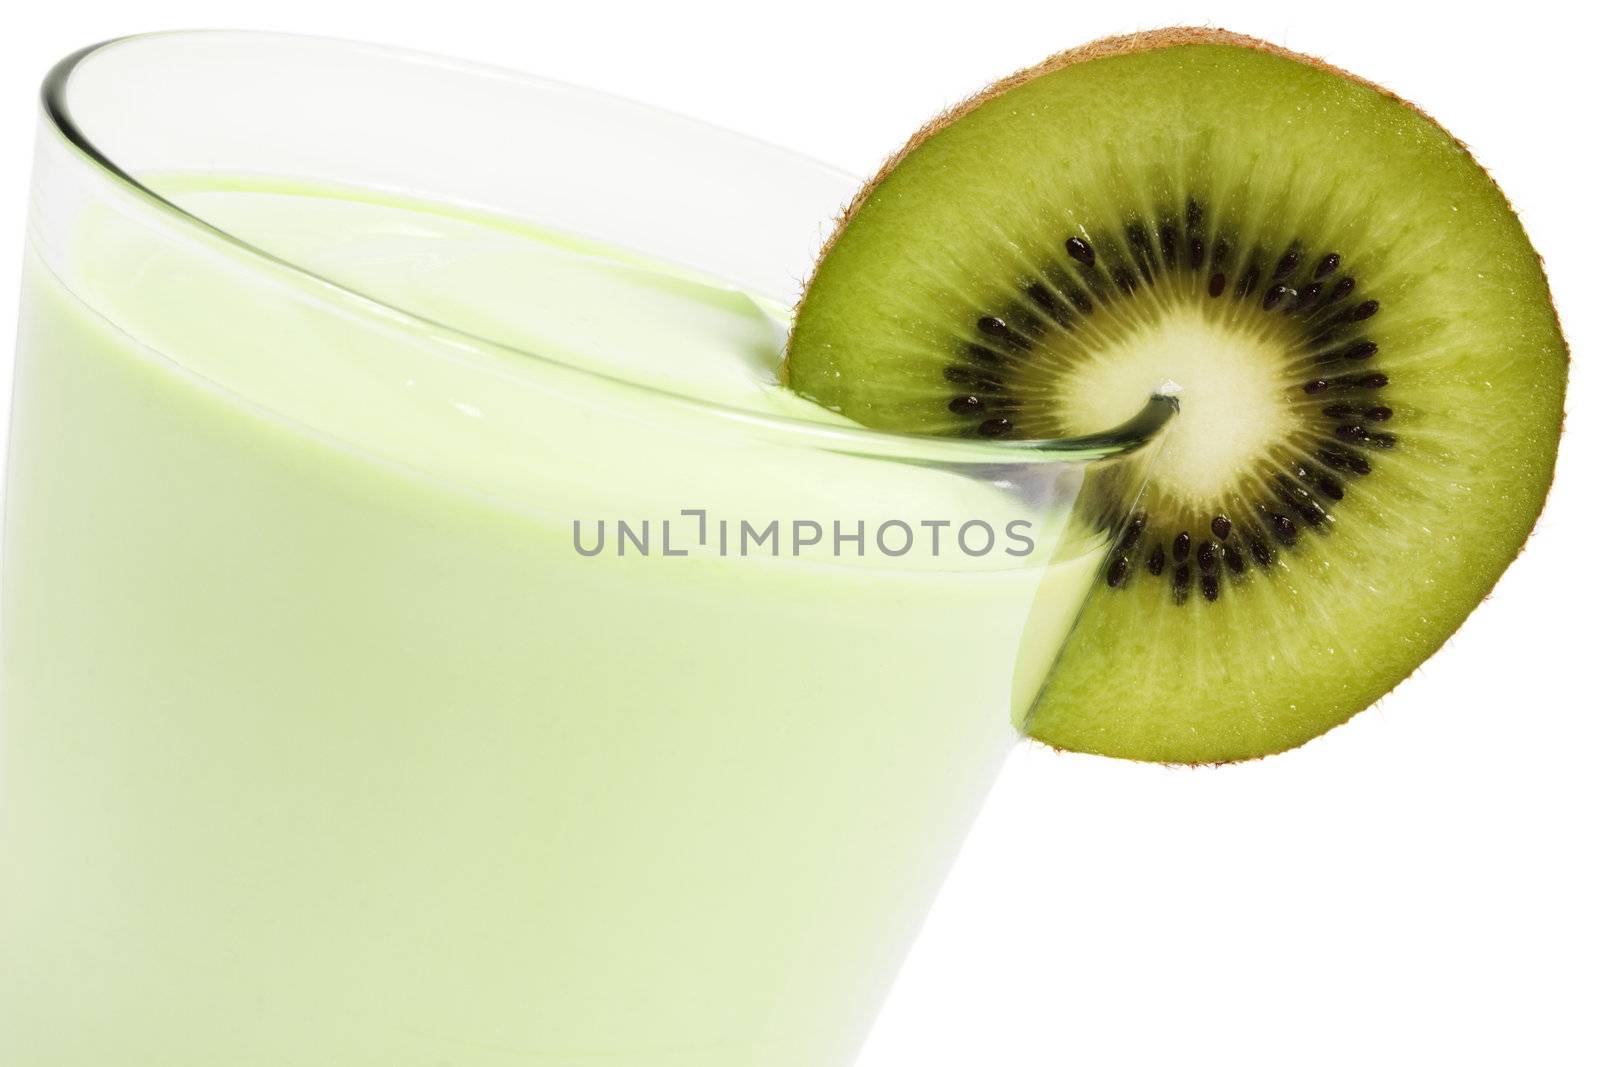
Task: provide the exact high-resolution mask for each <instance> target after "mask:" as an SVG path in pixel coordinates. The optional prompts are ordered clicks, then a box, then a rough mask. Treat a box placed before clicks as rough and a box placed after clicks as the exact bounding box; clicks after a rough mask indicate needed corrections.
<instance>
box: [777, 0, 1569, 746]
mask: <svg viewBox="0 0 1600 1067" xmlns="http://www.w3.org/2000/svg"><path fill="white" fill-rule="evenodd" d="M1189 45H1223V46H1229V47H1235V48H1249V49H1254V50H1256V51H1260V52H1266V53H1268V54H1270V55H1274V56H1278V57H1280V58H1283V59H1288V60H1292V61H1294V62H1297V63H1302V64H1305V65H1307V66H1311V67H1315V68H1317V69H1319V70H1322V71H1326V72H1327V73H1330V74H1333V75H1336V76H1338V77H1340V78H1344V79H1346V80H1348V81H1351V82H1355V83H1356V84H1358V85H1361V86H1364V87H1365V88H1367V89H1370V90H1372V91H1374V92H1376V93H1378V94H1380V95H1382V96H1384V97H1385V98H1387V99H1389V100H1392V101H1395V102H1396V103H1399V104H1401V105H1403V106H1405V107H1407V108H1410V109H1411V110H1412V111H1414V112H1415V113H1416V114H1418V115H1420V116H1421V117H1422V118H1423V119H1424V120H1426V121H1427V122H1428V123H1429V124H1431V125H1433V126H1435V127H1436V128H1438V129H1440V130H1441V131H1442V132H1443V133H1444V134H1445V135H1446V136H1447V137H1449V138H1450V140H1451V141H1452V142H1453V143H1454V144H1455V146H1456V147H1457V148H1458V149H1459V150H1460V151H1461V152H1462V153H1463V154H1465V155H1466V156H1467V157H1468V158H1469V159H1472V160H1473V162H1474V163H1475V164H1476V165H1477V166H1478V168H1479V169H1480V170H1482V171H1483V172H1484V174H1485V176H1486V177H1487V178H1488V179H1489V182H1490V184H1491V185H1492V186H1493V187H1494V190H1495V192H1496V193H1497V194H1498V195H1499V196H1500V199H1501V201H1502V202H1504V203H1505V205H1506V209H1507V210H1508V211H1509V212H1511V215H1512V217H1513V218H1514V219H1516V220H1517V223H1518V225H1519V226H1520V225H1521V219H1520V217H1518V216H1517V214H1516V211H1515V208H1514V207H1513V206H1512V204H1511V202H1510V199H1509V198H1508V197H1507V196H1506V195H1505V191H1504V190H1503V189H1501V188H1500V185H1499V183H1498V182H1496V181H1495V180H1494V177H1493V175H1492V174H1489V172H1488V170H1487V168H1485V167H1484V166H1483V165H1482V163H1479V162H1478V161H1477V160H1476V158H1475V157H1473V156H1472V153H1471V150H1470V149H1469V148H1468V147H1467V145H1466V144H1465V143H1463V142H1462V141H1461V140H1460V139H1459V138H1457V137H1456V136H1455V135H1454V134H1452V133H1450V131H1449V130H1447V129H1445V128H1444V127H1443V126H1442V125H1441V124H1440V123H1439V122H1438V121H1437V120H1436V119H1434V118H1433V116H1431V115H1429V114H1428V113H1427V112H1425V111H1423V110H1422V109H1421V108H1419V107H1418V106H1417V105H1416V104H1414V103H1412V102H1411V101H1409V100H1407V99H1405V98H1404V97H1402V96H1400V95H1399V94H1397V93H1395V92H1393V91H1391V90H1389V89H1386V88H1384V87H1383V86H1381V85H1378V84H1376V83H1375V82H1372V81H1370V80H1368V79H1366V78H1362V77H1360V76H1359V75H1356V74H1352V73H1351V72H1349V71H1347V70H1344V69H1343V68H1340V67H1337V66H1334V65H1333V64H1331V63H1328V62H1326V61H1324V60H1322V59H1319V58H1317V57H1315V56H1309V55H1305V54H1303V53H1300V52H1295V51H1292V50H1290V49H1288V48H1284V47H1282V46H1281V45H1276V44H1273V43H1272V42H1270V41H1264V40H1262V39H1260V38H1256V37H1250V36H1247V35H1245V34H1241V33H1235V32H1233V31H1231V30H1225V29H1220V28H1213V27H1205V26H1171V27H1166V28H1163V29H1156V30H1146V31H1142V32H1139V33H1130V34H1121V35H1116V36H1111V37H1103V38H1100V39H1099V40H1095V41H1090V42H1089V43H1087V44H1083V45H1079V46H1077V47H1075V48H1069V49H1067V50H1065V51H1062V52H1057V53H1056V54H1055V55H1052V56H1050V57H1049V58H1047V59H1045V60H1043V61H1042V62H1040V63H1037V64H1034V65H1033V66H1031V67H1027V68H1025V69H1023V70H1020V71H1017V72H1016V73H1014V74H1011V75H1008V76H1007V77H1004V78H1001V79H1000V80H999V81H997V82H994V83H993V84H991V85H989V86H988V87H986V88H985V89H983V90H982V91H980V92H979V93H977V94H976V95H974V96H971V97H969V98H968V99H966V100H964V101H962V102H961V103H959V104H956V105H955V106H953V107H950V108H947V109H946V110H944V111H943V112H941V113H939V114H938V115H936V116H935V117H934V118H933V119H931V120H930V121H928V122H927V123H926V124H925V125H923V126H922V128H921V129H919V130H917V132H916V133H915V134H913V135H912V136H911V139H910V140H908V141H907V142H906V143H905V144H904V145H903V146H902V147H901V148H900V150H899V151H897V152H895V153H894V155H892V156H890V157H889V158H888V159H887V160H886V161H885V162H884V163H883V165H882V166H880V167H879V168H878V171H877V173H875V174H874V175H873V176H872V178H871V179H869V180H868V181H867V182H866V183H865V184H863V185H862V187H861V188H860V189H859V190H858V191H857V192H856V194H855V196H854V197H852V198H851V200H850V202H849V203H848V204H847V205H846V206H845V208H844V210H843V211H842V212H841V213H840V214H839V216H838V218H837V220H836V224H835V226H834V229H833V231H832V233H831V234H830V235H829V237H828V239H827V241H825V242H824V244H823V246H822V250H821V252H820V253H819V254H818V256H817V260H816V263H815V264H814V265H813V268H812V274H811V277H810V278H808V279H807V281H806V286H805V289H804V290H803V291H802V293H801V296H800V299H799V301H798V302H797V303H796V305H795V321H799V318H800V315H801V311H802V309H803V308H804V305H805V300H806V296H807V295H809V293H810V291H811V283H812V281H813V280H814V279H815V278H816V272H817V270H819V269H820V268H821V266H822V263H823V261H824V260H825V259H826V258H827V256H828V253H829V252H830V251H831V250H832V249H833V246H834V244H835V243H836V242H837V241H838V240H839V237H840V236H841V235H842V234H843V233H844V231H845V229H846V228H847V227H848V226H849V225H850V223H851V221H852V220H853V219H854V217H855V215H856V212H857V211H858V210H860V208H861V206H862V205H863V204H864V203H866V202H867V200H868V199H869V198H871V196H872V194H873V193H874V192H876V190H877V188H878V186H879V184H880V183H881V182H882V181H883V179H884V178H885V177H887V176H888V175H889V174H890V173H891V172H893V171H894V170H895V168H897V167H898V166H899V165H900V164H901V163H902V162H903V161H904V160H905V159H906V157H907V156H909V155H910V154H911V153H913V152H915V151H916V150H917V149H918V148H919V147H921V146H922V144H923V143H924V142H926V141H928V140H929V139H930V138H932V137H935V136H937V135H938V134H939V133H940V132H942V131H943V130H944V129H946V128H947V127H949V126H950V125H951V124H953V123H955V122H957V121H959V120H960V119H961V118H963V117H964V116H966V115H967V114H968V113H970V112H972V111H974V110H976V109H977V108H979V107H981V106H983V105H984V104H985V103H987V102H989V101H990V100H992V99H994V98H996V97H999V96H1002V95H1004V94H1005V93H1007V92H1008V91H1010V90H1011V89H1013V88H1016V87H1017V86H1019V85H1022V84H1024V83H1026V82H1028V81H1031V80H1033V79H1034V78H1037V77H1040V76H1042V75H1046V74H1050V73H1053V72H1055V71H1058V70H1061V69H1063V68H1065V67H1069V66H1072V65H1074V64H1078V63H1088V62H1093V61H1095V60H1099V59H1109V58H1113V57H1116V56H1123V55H1131V54H1136V53H1142V52H1149V51H1156V50H1159V49H1166V48H1180V47H1184V46H1189ZM1524 237H1526V231H1525V230H1524ZM1529 244H1530V246H1531V245H1532V242H1531V241H1530V242H1529ZM1535 255H1536V256H1537V259H1538V263H1539V270H1540V274H1541V277H1542V280H1543V281H1544V282H1545V291H1546V292H1547V293H1549V292H1550V286H1549V277H1548V272H1547V271H1546V270H1545V267H1544V258H1543V256H1538V255H1537V250H1535ZM1551 313H1552V315H1553V316H1555V319H1556V329H1557V336H1558V337H1559V338H1560V341H1561V345H1562V351H1563V355H1564V356H1565V357H1566V361H1567V363H1568V364H1569V365H1570V363H1571V359H1572V353H1571V348H1570V346H1568V344H1567V342H1566V336H1565V331H1564V330H1562V329H1561V325H1560V316H1559V311H1558V309H1557V308H1556V307H1555V306H1554V299H1553V297H1552V300H1551ZM791 336H792V335H791ZM788 370H789V367H788V361H787V359H785V361H784V362H783V364H782V365H781V366H780V368H779V376H780V379H781V380H782V381H784V382H787V381H788ZM1563 400H1564V398H1563ZM1563 406H1564V405H1563ZM1565 428H1566V416H1565V411H1564V410H1563V415H1562V423H1561V427H1560V429H1559V431H1558V432H1559V433H1564V432H1565ZM1553 484H1554V469H1552V472H1551V479H1550V481H1548V482H1546V484H1545V485H1544V486H1543V493H1542V494H1541V499H1540V504H1539V511H1538V512H1537V513H1536V516H1537V515H1538V514H1540V513H1542V512H1543V510H1544V507H1545V505H1546V504H1547V503H1548V501H1549V494H1550V490H1551V487H1552V485H1553ZM1534 533H1537V518H1536V519H1535V526H1534V528H1533V529H1532V530H1531V531H1530V533H1529V536H1528V538H1527V539H1525V540H1524V541H1523V543H1522V546H1521V547H1520V548H1519V549H1518V552H1517V555H1519V556H1520V555H1521V553H1522V551H1524V550H1526V548H1527V546H1528V542H1529V541H1530V540H1531V539H1532V536H1533V534H1534ZM1514 559H1515V557H1513V561H1514ZM1508 565H1509V564H1508ZM1503 574H1504V572H1502V575H1501V576H1502V577H1503ZM1498 584H1499V578H1498V577H1497V578H1496V580H1495V582H1494V583H1493V584H1492V585H1491V586H1490V588H1489V589H1488V590H1487V591H1486V592H1485V594H1484V598H1483V599H1484V600H1487V599H1488V598H1489V597H1490V596H1491V595H1493V591H1494V588H1495V586H1498ZM1454 634H1455V631H1452V632H1451V633H1447V634H1445V635H1443V636H1442V637H1441V638H1440V640H1439V642H1438V643H1437V644H1436V645H1434V647H1433V648H1431V649H1429V650H1428V653H1427V655H1425V656H1423V657H1422V658H1421V659H1420V660H1419V661H1418V666H1419V667H1420V666H1421V664H1423V663H1426V662H1428V660H1429V659H1431V658H1432V657H1433V655H1434V654H1435V653H1436V652H1437V651H1438V650H1439V648H1441V647H1443V645H1444V644H1445V643H1446V642H1447V641H1448V640H1449V639H1450V638H1451V637H1452V636H1454ZM1412 673H1413V674H1414V673H1415V670H1413V671H1412ZM1407 677H1410V675H1408V676H1407ZM1402 681H1403V679H1402ZM1390 692H1393V690H1392V689H1391V690H1390ZM1387 695H1388V694H1387V693H1385V694H1384V696H1387ZM1382 700H1383V697H1379V698H1378V700H1377V701H1375V702H1374V705H1373V706H1376V704H1377V703H1381V702H1382ZM1369 710H1370V708H1369ZM1352 718H1353V716H1352ZM1349 721H1351V720H1350V719H1346V720H1345V722H1344V723H1339V724H1337V725H1336V726H1335V727H1333V728H1334V729H1337V728H1338V726H1342V725H1345V723H1348V722H1349ZM1030 740H1034V741H1035V742H1036V743H1039V744H1041V745H1044V746H1045V747H1051V748H1053V747H1054V746H1050V745H1049V744H1048V743H1047V742H1043V741H1039V740H1038V739H1036V738H1030ZM1296 747H1299V746H1298V745H1294V746H1290V750H1292V748H1296ZM1056 751H1059V752H1062V753H1063V754H1066V752H1067V750H1063V749H1057V750H1056ZM1280 754H1281V752H1265V753H1261V754H1260V755H1255V756H1250V757H1247V758H1245V759H1241V760H1232V761H1222V762H1223V763H1226V762H1251V761H1253V760H1257V759H1263V758H1265V757H1267V756H1272V755H1280ZM1178 765H1181V766H1218V765H1221V763H1202V764H1178Z"/></svg>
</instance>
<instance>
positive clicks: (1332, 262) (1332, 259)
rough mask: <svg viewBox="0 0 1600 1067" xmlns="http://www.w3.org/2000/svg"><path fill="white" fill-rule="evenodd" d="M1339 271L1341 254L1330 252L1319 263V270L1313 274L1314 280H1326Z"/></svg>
mask: <svg viewBox="0 0 1600 1067" xmlns="http://www.w3.org/2000/svg"><path fill="white" fill-rule="evenodd" d="M1338 269H1339V253H1337V252H1329V253H1328V254H1327V255H1325V256H1323V257H1322V259H1320V260H1319V261H1318V262H1317V269H1316V270H1315V271H1313V272H1312V275H1311V276H1312V277H1313V278H1326V277H1327V276H1328V275H1330V274H1332V273H1333V272H1334V271H1336V270H1338Z"/></svg>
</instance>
